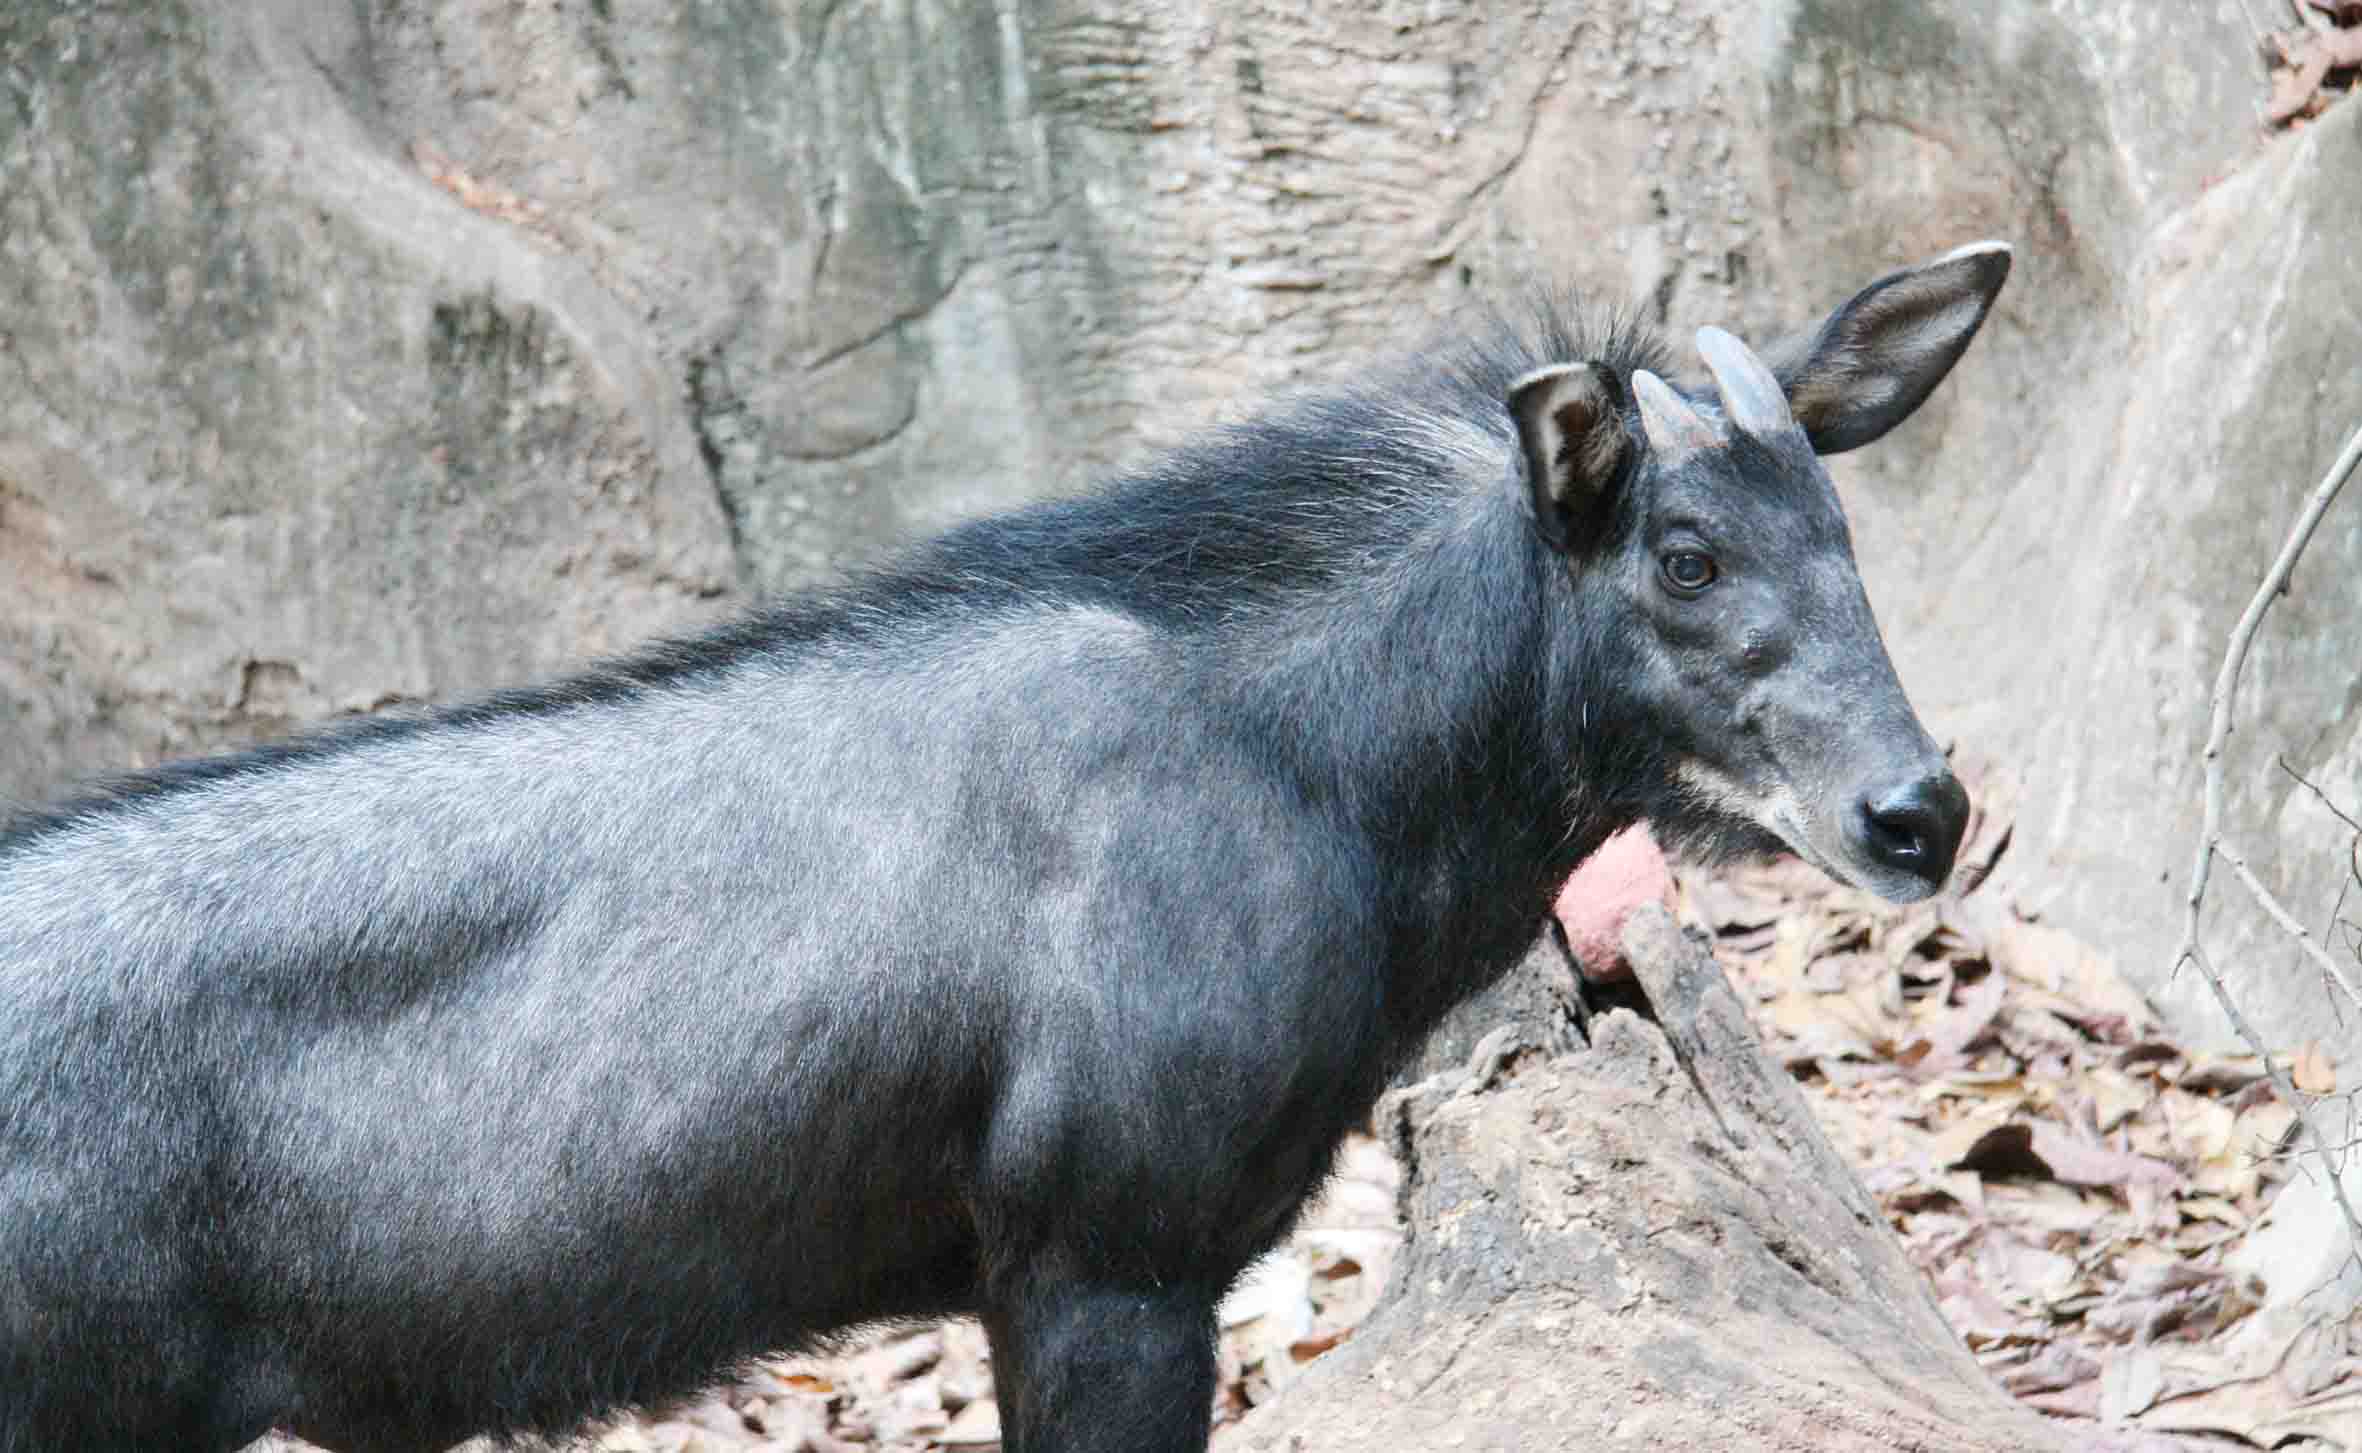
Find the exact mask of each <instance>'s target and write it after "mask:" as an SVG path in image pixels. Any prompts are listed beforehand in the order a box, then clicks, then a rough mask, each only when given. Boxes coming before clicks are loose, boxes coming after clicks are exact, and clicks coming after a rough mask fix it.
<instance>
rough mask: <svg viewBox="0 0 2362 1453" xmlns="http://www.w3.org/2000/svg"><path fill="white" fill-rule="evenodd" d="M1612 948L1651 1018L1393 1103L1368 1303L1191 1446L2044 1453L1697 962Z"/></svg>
mask: <svg viewBox="0 0 2362 1453" xmlns="http://www.w3.org/2000/svg"><path fill="white" fill-rule="evenodd" d="M1624 933H1625V939H1624V941H1625V944H1626V945H1627V957H1628V958H1629V959H1630V961H1631V964H1632V968H1633V972H1634V973H1635V974H1636V975H1637V977H1638V978H1639V979H1640V980H1641V981H1642V983H1643V984H1645V986H1646V988H1647V995H1648V1001H1649V1003H1650V1004H1652V1005H1654V1006H1655V1008H1656V1011H1657V1013H1658V1016H1659V1018H1658V1021H1657V1022H1655V1023H1649V1022H1645V1021H1643V1020H1641V1019H1639V1018H1637V1017H1635V1016H1634V1015H1633V1014H1632V1013H1631V1012H1629V1011H1627V1010H1622V1009H1618V1010H1613V1011H1610V1012H1609V1013H1608V1014H1606V1015H1605V1016H1603V1017H1601V1018H1599V1019H1597V1020H1594V1021H1593V1024H1592V1034H1591V1039H1590V1042H1589V1043H1588V1044H1585V1045H1580V1046H1577V1047H1573V1048H1565V1049H1561V1050H1559V1051H1558V1052H1549V1051H1547V1050H1545V1049H1543V1048H1542V1047H1539V1046H1533V1045H1531V1044H1527V1045H1524V1046H1522V1047H1519V1048H1516V1049H1510V1048H1508V1047H1506V1045H1504V1047H1503V1048H1502V1049H1501V1051H1500V1052H1499V1053H1492V1052H1487V1053H1486V1054H1484V1055H1482V1056H1480V1057H1479V1058H1478V1059H1477V1060H1476V1061H1475V1062H1474V1063H1472V1064H1470V1065H1468V1067H1467V1068H1465V1069H1455V1070H1451V1071H1446V1072H1444V1073H1441V1074H1438V1075H1436V1076H1434V1077H1432V1078H1430V1079H1427V1080H1424V1081H1421V1082H1420V1083H1419V1084H1418V1085H1416V1086H1413V1087H1411V1088H1410V1089H1408V1090H1406V1091H1405V1092H1404V1093H1403V1094H1402V1095H1401V1096H1400V1097H1398V1098H1396V1099H1394V1100H1393V1101H1391V1102H1390V1104H1389V1109H1390V1111H1391V1117H1390V1120H1389V1122H1388V1128H1389V1129H1390V1130H1392V1131H1393V1133H1394V1134H1395V1136H1396V1150H1397V1156H1398V1158H1399V1159H1400V1160H1401V1162H1402V1165H1403V1175H1404V1184H1403V1201H1404V1206H1405V1209H1406V1211H1407V1212H1408V1216H1407V1220H1408V1221H1409V1223H1410V1225H1411V1226H1412V1227H1413V1228H1414V1229H1413V1234H1412V1237H1411V1240H1410V1242H1409V1243H1408V1244H1407V1245H1406V1246H1405V1247H1404V1248H1403V1251H1402V1259H1401V1261H1400V1262H1399V1263H1398V1264H1397V1267H1396V1270H1395V1272H1394V1274H1393V1275H1392V1277H1390V1278H1389V1280H1388V1283H1387V1293H1386V1296H1385V1299H1384V1300H1383V1301H1382V1302H1381V1303H1380V1305H1379V1306H1378V1308H1377V1310H1375V1311H1374V1312H1372V1313H1371V1315H1370V1317H1369V1320H1367V1321H1366V1322H1364V1323H1363V1324H1362V1325H1361V1326H1360V1327H1358V1328H1356V1329H1355V1331H1354V1335H1353V1339H1352V1340H1351V1341H1350V1342H1348V1343H1347V1344H1346V1345H1345V1346H1343V1347H1342V1348H1340V1349H1339V1350H1337V1351H1336V1352H1334V1353H1332V1354H1330V1355H1328V1356H1326V1357H1324V1358H1322V1359H1321V1360H1320V1361H1319V1362H1318V1363H1316V1364H1314V1366H1313V1367H1312V1369H1311V1370H1310V1371H1309V1372H1308V1373H1307V1374H1306V1375H1305V1377H1304V1378H1303V1380H1302V1381H1300V1382H1299V1383H1297V1384H1296V1385H1295V1386H1293V1387H1291V1388H1290V1389H1289V1390H1288V1393H1287V1395H1286V1396H1285V1397H1283V1398H1280V1399H1279V1400H1278V1401H1276V1402H1274V1403H1271V1404H1269V1405H1268V1406H1265V1407H1262V1408H1258V1409H1257V1410H1256V1411H1255V1412H1254V1413H1253V1414H1252V1415H1250V1416H1249V1417H1248V1418H1247V1419H1246V1420H1245V1421H1244V1422H1243V1423H1241V1424H1240V1425H1238V1426H1237V1427H1236V1428H1234V1429H1229V1430H1226V1431H1225V1433H1224V1434H1223V1435H1222V1437H1220V1438H1218V1439H1217V1440H1216V1444H1215V1446H1216V1447H1217V1448H1218V1449H1221V1450H1223V1453H1248V1450H1253V1453H1296V1450H1310V1449H1334V1450H1345V1449H1371V1450H1377V1449H1396V1448H1464V1449H1469V1450H1479V1449H1482V1450H1488V1453H1489V1450H1502V1453H1509V1450H1517V1449H1528V1448H1610V1447H1629V1448H1683V1447H1703V1448H1751V1449H1765V1450H1779V1453H1791V1450H1793V1453H1836V1450H1854V1449H1860V1450H1864V1453H1868V1450H1872V1449H1892V1448H1946V1449H1957V1450H1961V1453H1970V1450H1980V1453H1981V1450H1986V1449H1992V1450H1995V1453H1999V1450H2003V1449H2009V1450H2023V1453H2031V1450H2036V1449H2053V1448H2058V1449H2063V1448H2064V1447H2066V1446H2067V1444H2068V1441H2069V1440H2068V1438H2067V1436H2066V1435H2065V1434H2064V1433H2063V1431H2062V1430H2060V1429H2058V1428H2057V1427H2055V1426H2053V1425H2048V1424H2046V1423H2044V1421H2043V1420H2042V1419H2041V1418H2040V1417H2039V1416H2038V1415H2036V1414H2035V1413H2033V1412H2032V1411H2031V1410H2029V1409H2026V1408H2023V1407H2020V1406H2018V1405H2016V1404H2014V1403H2012V1402H2011V1401H2010V1399H2009V1398H2008V1396H2007V1395H2006V1394H2004V1393H2002V1392H2001V1391H2000V1390H1999V1389H1998V1388H1997V1387H1995V1386H1994V1385H1993V1384H1992V1382H1991V1381H1990V1380H1989V1379H1988V1378H1987V1377H1986V1375H1985V1373H1984V1371H1983V1370H1982V1369H1981V1368H1980V1367H1978V1365H1977V1363H1976V1360H1975V1358H1973V1357H1972V1356H1971V1355H1970V1354H1969V1352H1968V1350H1967V1349H1966V1347H1964V1346H1963V1345H1962V1344H1961V1342H1960V1341H1959V1339H1958V1338H1957V1337H1956V1336H1955V1335H1954V1334H1953V1332H1952V1330H1951V1329H1950V1328H1949V1327H1947V1326H1945V1325H1944V1320H1943V1318H1942V1316H1941V1315H1940V1314H1939V1313H1938V1312H1937V1310H1936V1307H1935V1305H1934V1303H1933V1301H1932V1299H1931V1298H1930V1297H1929V1296H1928V1295H1927V1290H1926V1286H1925V1283H1924V1282H1923V1281H1922V1279H1921V1277H1920V1275H1919V1272H1918V1270H1917V1269H1916V1268H1914V1267H1913V1266H1912V1265H1911V1263H1910V1261H1909V1259H1908V1258H1907V1257H1906V1256H1905V1255H1904V1254H1903V1251H1902V1248H1901V1246H1900V1245H1899V1244H1898V1243H1897V1242H1896V1240H1895V1237H1894V1233H1893V1231H1892V1229H1891V1228H1890V1227H1889V1226H1888V1225H1887V1223H1886V1219H1885V1218H1884V1217H1883V1216H1882V1215H1880V1213H1879V1211H1878V1207H1877V1205H1876V1204H1875V1203H1874V1202H1873V1201H1871V1199H1870V1197H1869V1194H1868V1193H1867V1192H1865V1191H1864V1190H1863V1189H1862V1186H1861V1183H1860V1182H1859V1181H1858V1180H1856V1179H1855V1178H1854V1175H1853V1172H1852V1171H1851V1170H1849V1169H1848V1168H1847V1167H1846V1165H1845V1164H1844V1162H1843V1161H1842V1160H1840V1159H1839V1157H1838V1155H1837V1152H1836V1151H1835V1149H1833V1148H1832V1147H1831V1146H1830V1144H1829V1142H1828V1140H1827V1139H1826V1137H1824V1136H1823V1134H1822V1133H1821V1129H1820V1127H1819V1125H1818V1124H1816V1123H1815V1122H1814V1120H1813V1115H1812V1111H1811V1109H1810V1108H1809V1107H1807V1106H1806V1104H1805V1103H1804V1099H1803V1096H1802V1095H1801V1094H1799V1093H1798V1091H1797V1088H1796V1084H1795V1081H1794V1080H1793V1079H1792V1078H1791V1077H1790V1076H1789V1074H1788V1073H1787V1071H1786V1070H1784V1069H1783V1068H1781V1067H1780V1066H1779V1065H1778V1064H1776V1063H1774V1062H1773V1061H1772V1060H1771V1059H1770V1058H1768V1057H1767V1056H1766V1055H1765V1053H1764V1051H1763V1047H1762V1045H1761V1044H1760V1043H1759V1042H1758V1041H1757V1040H1756V1038H1755V1035H1754V1031H1753V1030H1752V1029H1751V1028H1749V1026H1748V1022H1747V1016H1746V1011H1745V1010H1744V1009H1743V1008H1742V1007H1741V1006H1740V1003H1739V1001H1738V999H1737V997H1736V996H1735V995H1734V994H1733V993H1732V992H1731V988H1730V985H1729V983H1728V981H1727V980H1726V979H1725V978H1724V977H1723V972H1722V969H1721V968H1720V967H1719V966H1718V965H1716V963H1715V962H1714V960H1713V958H1712V957H1711V956H1710V955H1709V954H1707V953H1706V952H1705V951H1704V949H1703V948H1701V947H1700V946H1698V945H1696V944H1692V943H1689V942H1686V941H1684V940H1683V938H1682V937H1681V935H1680V933H1679V932H1678V930H1676V929H1675V928H1674V927H1673V924H1672V920H1671V919H1670V918H1669V917H1668V916H1667V915H1666V914H1665V913H1664V911H1663V910H1662V909H1660V908H1656V907H1648V908H1643V909H1641V910H1639V911H1638V912H1637V913H1635V914H1634V915H1633V918H1632V919H1631V921H1630V922H1629V924H1628V925H1627V927H1626V928H1625V931H1624ZM1489 1043H1491V1044H1502V1043H1503V1042H1502V1041H1499V1040H1496V1041H1490V1042H1489Z"/></svg>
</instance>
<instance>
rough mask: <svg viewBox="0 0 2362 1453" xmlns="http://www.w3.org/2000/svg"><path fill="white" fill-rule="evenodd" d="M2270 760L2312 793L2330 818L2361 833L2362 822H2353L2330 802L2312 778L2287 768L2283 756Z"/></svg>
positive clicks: (2292, 768)
mask: <svg viewBox="0 0 2362 1453" xmlns="http://www.w3.org/2000/svg"><path fill="white" fill-rule="evenodd" d="M2272 760H2273V761H2274V762H2276V763H2278V764H2279V767H2280V770H2281V771H2283V772H2286V773H2287V774H2288V775H2289V776H2290V777H2292V778H2294V779H2296V784H2297V785H2298V786H2299V787H2302V788H2304V789H2305V790H2306V791H2307V792H2310V793H2312V794H2313V799H2314V800H2315V801H2316V802H2319V803H2320V804H2321V805H2322V806H2323V807H2325V808H2327V809H2328V810H2329V815H2330V816H2332V817H2334V818H2336V819H2337V820H2338V821H2339V822H2342V823H2344V824H2345V825H2346V826H2348V827H2350V828H2352V829H2353V830H2354V831H2355V832H2357V833H2362V822H2356V821H2354V818H2353V815H2352V814H2350V813H2348V812H2347V811H2346V810H2345V809H2344V808H2342V807H2340V806H2338V805H2337V804H2336V803H2335V802H2332V801H2330V799H2329V794H2328V793H2326V792H2324V791H2322V790H2321V788H2320V786H2319V785H2318V784H2316V783H2315V782H2314V781H2313V779H2312V778H2310V777H2307V776H2306V775H2305V774H2304V773H2302V772H2299V771H2298V770H2296V768H2294V767H2291V766H2289V765H2288V758H2286V757H2284V756H2276V757H2274V758H2272Z"/></svg>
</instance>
